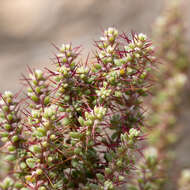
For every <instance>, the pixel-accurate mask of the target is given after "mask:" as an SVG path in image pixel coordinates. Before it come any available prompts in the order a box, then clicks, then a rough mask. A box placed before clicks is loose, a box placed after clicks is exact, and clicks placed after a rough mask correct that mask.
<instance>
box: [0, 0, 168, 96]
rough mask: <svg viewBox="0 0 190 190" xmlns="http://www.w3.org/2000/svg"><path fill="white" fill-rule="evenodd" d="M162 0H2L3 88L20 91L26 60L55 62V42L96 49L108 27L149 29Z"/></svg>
mask: <svg viewBox="0 0 190 190" xmlns="http://www.w3.org/2000/svg"><path fill="white" fill-rule="evenodd" d="M163 3H164V1H163V0H159V1H157V0H75V1H71V0H56V1H52V0H32V1H31V0H16V1H13V0H0V89H1V90H0V91H1V92H2V91H4V90H6V89H9V90H12V91H15V90H17V89H18V86H19V80H18V79H19V77H20V74H21V72H25V69H26V65H29V66H30V67H35V68H36V67H43V66H48V65H50V64H51V62H50V60H49V58H50V57H52V53H53V52H55V51H54V48H53V47H52V45H51V42H53V43H55V44H56V45H61V44H62V43H65V42H72V43H73V44H74V45H81V44H82V45H83V49H84V52H86V51H87V50H89V48H90V49H92V48H93V47H92V45H90V44H92V43H91V42H92V41H93V39H97V38H98V36H99V35H100V33H101V31H102V29H103V28H106V27H108V26H115V27H117V28H118V29H119V30H120V31H126V32H128V31H131V30H134V31H137V32H145V33H147V32H148V33H149V34H150V31H151V27H152V23H153V22H154V21H155V19H156V18H157V16H158V15H159V14H160V12H161V10H162V7H163Z"/></svg>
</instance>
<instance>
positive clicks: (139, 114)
mask: <svg viewBox="0 0 190 190" xmlns="http://www.w3.org/2000/svg"><path fill="white" fill-rule="evenodd" d="M95 46H96V52H95V54H94V56H95V59H94V61H93V62H92V65H91V66H90V67H88V66H87V65H89V61H88V58H87V60H86V62H85V63H84V64H83V63H81V62H79V61H78V60H77V58H78V56H79V54H80V47H74V48H73V47H72V46H71V44H66V45H62V46H61V47H60V48H58V47H56V49H57V50H58V54H57V55H56V56H55V58H54V59H53V62H54V63H55V70H54V71H51V70H49V69H47V68H46V70H45V71H44V72H43V71H41V70H32V69H29V77H26V76H23V82H24V85H25V86H26V87H27V88H28V90H27V91H28V92H27V94H26V97H25V98H24V99H21V100H18V98H17V95H14V94H12V93H11V92H9V91H6V92H5V93H4V94H2V95H1V101H0V130H1V140H2V141H3V142H4V145H3V147H2V148H1V152H2V154H5V155H6V157H5V160H6V161H7V162H8V163H9V164H10V165H9V166H10V167H9V169H8V174H7V177H6V178H4V180H2V182H1V183H0V187H1V189H3V190H10V189H14V190H17V189H21V190H28V189H31V190H46V189H57V190H63V189H102V190H105V189H107V190H112V189H116V188H117V187H120V186H122V185H123V184H127V183H129V182H128V181H129V180H130V179H131V178H133V175H134V172H137V171H136V170H135V165H136V163H137V162H139V157H142V149H141V146H140V144H141V143H140V141H142V140H143V139H144V134H143V133H142V132H141V128H142V126H143V123H144V122H143V120H144V119H143V109H142V107H141V105H142V102H143V97H144V96H146V95H147V94H148V89H149V87H150V86H151V85H152V82H151V78H152V77H151V73H152V71H151V70H152V68H153V66H154V63H155V57H154V51H153V48H152V44H151V42H150V41H149V40H148V39H147V36H146V35H144V34H135V33H131V34H130V35H129V36H127V35H126V34H125V33H122V34H118V31H117V30H116V29H115V28H108V30H105V31H104V35H103V37H101V38H100V40H99V41H95Z"/></svg>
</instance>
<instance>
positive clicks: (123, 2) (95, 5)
mask: <svg viewBox="0 0 190 190" xmlns="http://www.w3.org/2000/svg"><path fill="white" fill-rule="evenodd" d="M167 1H168V0H165V1H164V0H75V1H71V0H56V1H52V0H0V92H3V91H5V90H11V91H13V92H15V91H19V89H20V87H21V86H20V84H19V78H21V73H25V71H26V66H27V65H28V66H30V67H32V68H43V67H44V66H48V67H49V66H50V65H51V61H50V58H51V57H52V56H53V53H54V52H56V51H55V49H54V47H53V46H52V45H51V43H52V42H53V43H55V44H56V45H58V46H60V45H61V44H62V43H69V42H72V43H73V44H74V45H82V46H83V52H84V55H86V54H87V52H88V51H89V50H91V49H93V46H92V45H91V44H92V42H93V40H95V39H97V38H98V37H99V35H100V33H101V31H102V29H104V28H106V27H108V26H115V27H116V28H117V29H119V31H125V32H129V31H131V30H133V31H136V32H142V33H147V34H148V35H149V36H151V31H152V27H153V23H154V22H155V20H156V19H157V18H158V16H159V15H160V14H161V12H162V11H163V8H164V5H165V2H167ZM183 2H184V4H183V13H182V14H183V16H184V17H185V25H186V28H187V31H186V34H188V33H189V31H190V22H188V21H189V18H190V11H189V10H190V0H183ZM187 39H188V40H189V39H190V37H189V35H187ZM189 44H190V43H189ZM187 99H188V98H187V97H186V100H187ZM179 109H181V112H180V114H179V118H180V120H181V123H182V125H184V128H183V129H184V130H183V131H184V132H183V134H182V136H183V140H182V141H180V142H179V144H178V145H177V146H176V147H174V149H175V150H176V152H177V155H178V157H177V159H178V162H177V163H176V164H177V165H180V164H181V166H182V167H183V166H185V167H190V163H189V157H190V151H189V150H190V140H189V134H190V128H189V123H190V119H189V118H190V117H189V115H190V105H189V104H186V106H185V107H184V106H183V105H182V106H181V107H180V108H179ZM172 190H173V189H172Z"/></svg>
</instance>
